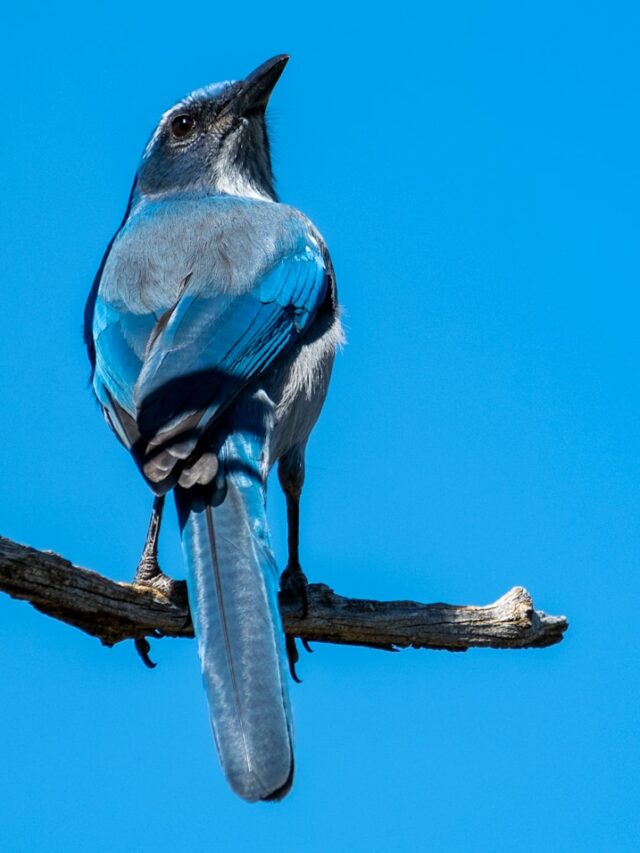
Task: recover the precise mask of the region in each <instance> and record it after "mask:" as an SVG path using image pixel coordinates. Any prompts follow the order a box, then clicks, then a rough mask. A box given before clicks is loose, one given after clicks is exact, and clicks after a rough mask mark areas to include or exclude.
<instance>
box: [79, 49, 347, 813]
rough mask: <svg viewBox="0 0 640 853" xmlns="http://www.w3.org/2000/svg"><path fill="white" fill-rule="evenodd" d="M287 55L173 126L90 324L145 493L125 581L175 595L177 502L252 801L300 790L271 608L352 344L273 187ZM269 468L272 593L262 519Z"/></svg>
mask: <svg viewBox="0 0 640 853" xmlns="http://www.w3.org/2000/svg"><path fill="white" fill-rule="evenodd" d="M288 59H289V56H288V55H286V54H281V55H278V56H275V57H273V58H272V59H269V60H268V61H267V62H265V63H263V64H262V65H260V66H259V67H258V68H256V69H255V70H254V71H253V72H251V73H250V74H249V75H248V76H247V77H245V78H243V79H240V80H237V81H226V82H222V83H214V84H211V85H209V86H206V87H204V88H202V89H197V90H196V91H194V92H192V93H191V94H189V95H188V96H187V97H185V98H184V99H182V100H181V101H179V102H178V103H177V104H175V105H174V106H173V107H171V108H170V109H169V110H167V112H165V113H164V115H163V116H162V117H161V119H160V121H159V123H158V125H157V127H156V128H155V130H154V132H153V133H152V135H151V137H150V139H149V141H148V143H147V145H146V148H145V149H144V152H143V154H142V157H141V160H140V162H139V165H138V168H137V172H136V175H135V179H134V182H133V187H132V189H131V192H130V196H129V201H128V204H127V208H126V212H125V215H124V218H123V220H122V223H121V225H120V227H119V228H118V230H117V231H116V233H115V236H114V237H113V238H112V240H111V242H110V243H109V245H108V247H107V249H106V252H105V254H104V257H103V259H102V263H101V264H100V267H99V269H98V272H97V274H96V276H95V280H94V282H93V285H92V287H91V290H90V293H89V297H88V299H87V303H86V307H85V313H84V337H85V343H86V347H87V352H88V356H89V360H90V363H91V387H92V390H93V393H94V395H95V397H96V398H97V401H98V404H99V407H100V408H101V410H102V413H103V414H104V417H105V419H106V421H107V423H108V425H109V427H110V428H111V430H112V431H113V432H114V433H115V435H116V437H117V438H118V439H119V441H120V442H121V443H122V444H123V445H124V447H125V448H126V449H127V450H128V451H129V453H130V454H131V456H132V458H133V460H134V462H135V464H136V465H137V467H138V469H139V470H140V472H141V474H142V476H143V477H144V479H145V481H146V482H147V484H148V485H149V487H150V489H151V491H152V492H153V495H154V498H153V509H152V513H151V521H150V523H149V530H148V534H147V539H146V542H145V546H144V549H143V551H142V556H141V558H140V562H139V564H138V569H137V571H136V576H135V578H134V583H141V584H146V585H152V586H153V585H161V584H162V582H163V581H164V580H165V579H166V576H165V575H164V574H163V573H162V571H161V570H160V566H159V564H158V557H157V553H158V551H157V549H158V536H159V532H160V523H161V519H162V513H163V510H164V502H165V498H166V496H167V495H168V494H169V493H170V492H172V493H173V496H174V499H175V504H176V509H177V516H178V522H179V528H180V535H181V540H182V550H183V555H184V559H185V563H186V570H187V571H186V574H187V590H188V596H189V604H190V609H191V613H192V618H193V623H194V630H195V635H196V639H197V645H198V654H199V658H200V665H201V670H202V675H203V681H204V686H205V691H206V695H207V699H208V705H209V716H210V721H211V726H212V729H213V736H214V740H215V743H216V746H217V750H218V754H219V758H220V763H221V765H222V769H223V771H224V774H225V776H226V778H227V781H228V783H229V785H230V787H231V789H232V790H233V791H234V792H235V793H236V794H238V795H239V796H240V797H242V798H243V799H245V800H247V801H249V802H256V801H261V800H267V801H275V800H280V799H282V798H283V797H284V796H285V795H286V794H287V793H288V791H289V790H290V788H291V785H292V782H293V774H294V752H293V718H292V712H291V706H290V700H289V691H288V683H287V682H288V679H289V673H288V670H287V662H289V664H290V668H291V670H292V674H293V675H294V677H295V671H294V669H293V665H292V662H293V661H294V660H295V658H296V657H297V653H296V651H295V639H294V638H291V637H286V638H285V635H284V634H283V628H282V622H281V618H280V613H279V605H278V594H279V591H280V594H282V593H284V594H285V595H288V596H289V597H290V598H293V600H295V601H297V602H298V603H299V606H300V607H301V608H302V611H303V615H304V614H306V607H307V603H306V601H307V599H306V584H307V581H306V577H305V575H304V573H303V571H302V568H301V564H300V559H299V503H300V495H301V492H302V487H303V483H304V479H305V451H306V446H307V442H308V439H309V436H310V433H311V430H312V428H313V426H314V424H315V423H316V420H317V418H318V416H319V414H320V410H321V408H322V406H323V403H324V400H325V396H326V394H327V389H328V385H329V380H330V377H331V372H332V367H333V363H334V358H335V355H336V353H337V351H338V350H339V348H340V347H341V345H342V343H343V340H344V334H343V329H342V325H341V320H340V307H339V303H338V297H337V290H336V280H335V273H334V269H333V265H332V262H331V257H330V255H329V252H328V249H327V246H326V244H325V242H324V240H323V238H322V236H321V235H320V233H319V231H318V230H317V229H316V227H315V226H314V225H313V224H312V222H311V221H310V220H309V219H308V218H307V217H306V216H305V215H304V214H303V213H301V212H300V211H299V210H297V209H295V208H294V207H291V206H288V205H286V204H284V203H282V202H280V200H279V198H278V196H277V194H276V190H275V182H274V176H273V169H272V163H271V155H270V143H269V137H268V129H267V123H266V109H267V105H268V102H269V99H270V96H271V94H272V92H273V89H274V87H275V85H276V83H277V81H278V79H279V78H280V76H281V74H282V71H283V70H284V67H285V65H286V64H287V61H288ZM276 463H277V465H278V479H279V482H280V484H281V487H282V489H283V491H284V494H285V497H286V504H287V522H288V562H287V565H286V568H285V570H284V572H283V573H282V575H281V577H279V574H278V569H277V566H276V561H275V558H274V554H273V550H272V547H271V544H270V534H269V527H268V523H267V517H266V486H267V477H268V474H269V472H270V470H271V469H272V468H273V466H274V465H275V464H276ZM291 641H293V646H292V644H291ZM287 658H288V661H287Z"/></svg>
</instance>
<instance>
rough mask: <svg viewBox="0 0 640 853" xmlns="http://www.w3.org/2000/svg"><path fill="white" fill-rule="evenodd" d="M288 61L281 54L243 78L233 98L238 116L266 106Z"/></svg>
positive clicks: (283, 54) (287, 58)
mask: <svg viewBox="0 0 640 853" xmlns="http://www.w3.org/2000/svg"><path fill="white" fill-rule="evenodd" d="M288 61H289V57H288V56H287V54H286V53H281V54H280V55H279V56H274V57H273V59H268V60H267V61H266V62H263V63H262V65H260V66H259V67H258V68H256V70H255V71H252V72H251V74H249V76H248V77H245V79H244V80H243V81H242V82H241V83H240V85H239V88H238V90H237V92H236V94H235V96H234V98H233V105H234V107H235V109H237V110H238V112H239V113H240V115H245V114H246V113H249V112H251V111H252V110H257V109H264V108H265V107H266V106H267V103H268V102H269V98H270V96H271V92H272V91H273V89H274V86H275V85H276V83H277V82H278V80H279V79H280V75H281V74H282V72H283V71H284V67H285V65H286V64H287V62H288Z"/></svg>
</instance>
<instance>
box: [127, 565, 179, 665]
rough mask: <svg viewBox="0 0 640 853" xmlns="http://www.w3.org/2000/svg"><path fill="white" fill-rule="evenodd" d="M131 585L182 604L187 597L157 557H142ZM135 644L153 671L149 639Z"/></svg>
mask: <svg viewBox="0 0 640 853" xmlns="http://www.w3.org/2000/svg"><path fill="white" fill-rule="evenodd" d="M131 583H132V584H133V585H134V586H147V587H151V589H155V590H158V592H161V593H162V594H163V595H165V596H166V597H167V598H169V599H171V600H173V601H180V602H182V600H183V599H184V597H185V596H184V591H183V590H182V589H181V588H180V586H179V584H180V581H174V580H173V578H170V577H169V575H165V573H164V572H163V571H162V569H161V568H160V565H159V563H158V559H157V557H155V556H154V555H151V556H150V555H148V554H143V555H142V557H141V558H140V562H139V563H138V567H137V568H136V573H135V576H134V578H133V580H132V581H131ZM182 586H184V581H182ZM155 636H157V637H161V636H162V634H160V633H159V632H158V633H157V634H156V635H155ZM133 642H134V645H135V647H136V651H137V653H138V654H139V655H140V658H141V660H142V662H143V664H144V665H145V666H147V667H149V669H153V668H154V667H155V666H156V664H155V663H154V662H153V661H152V660H151V658H150V657H149V652H150V651H151V645H150V643H149V641H148V640H147V638H146V637H137V638H136V639H135V640H134V641H133Z"/></svg>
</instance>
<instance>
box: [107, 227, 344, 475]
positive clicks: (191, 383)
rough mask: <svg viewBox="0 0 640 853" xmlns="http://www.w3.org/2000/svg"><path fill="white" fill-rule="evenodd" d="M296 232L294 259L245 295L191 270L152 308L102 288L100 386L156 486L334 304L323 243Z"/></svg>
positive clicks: (113, 419) (283, 259)
mask: <svg viewBox="0 0 640 853" xmlns="http://www.w3.org/2000/svg"><path fill="white" fill-rule="evenodd" d="M297 231H298V233H297V236H296V239H295V241H293V243H291V241H290V244H289V245H288V246H287V251H286V253H284V254H280V256H278V255H277V254H276V256H275V257H274V258H273V260H272V262H271V263H270V264H268V265H267V267H266V269H265V270H264V271H263V273H262V274H261V275H260V277H259V279H258V280H257V281H255V283H253V286H251V287H250V289H248V290H246V291H245V292H242V293H233V292H229V291H228V290H225V289H224V288H221V286H220V283H219V282H218V281H216V280H213V279H211V280H209V279H208V278H207V276H206V275H203V274H202V273H201V272H200V273H198V274H193V273H192V272H191V271H190V270H186V269H185V270H184V271H183V273H184V274H183V275H182V277H181V280H180V283H179V286H178V287H177V291H178V292H177V295H176V294H175V291H174V296H175V297H176V298H175V299H174V301H173V302H169V304H167V302H168V300H167V299H165V301H164V302H162V301H159V302H158V300H156V301H155V302H152V305H151V307H153V309H154V310H153V311H149V310H146V311H144V310H143V308H142V304H143V303H142V300H141V299H140V298H139V295H138V294H135V295H133V296H132V295H131V293H130V292H127V291H126V289H123V290H122V293H123V294H125V295H124V296H122V295H121V294H117V295H116V296H114V294H113V293H108V294H107V295H106V296H105V295H103V294H101V292H100V289H99V291H98V296H97V299H96V306H95V312H94V321H93V333H94V339H95V344H96V369H95V375H94V388H95V391H96V395H97V397H98V399H99V401H100V403H101V404H102V406H103V409H104V410H105V413H106V414H107V417H108V419H109V421H110V423H111V425H112V426H113V427H114V429H115V431H116V432H117V434H118V435H119V437H120V438H121V440H122V441H123V442H124V443H125V444H126V445H127V446H128V447H129V449H130V450H132V452H133V453H134V456H135V457H136V458H137V461H138V463H139V464H140V465H141V467H142V468H143V471H144V473H145V474H146V475H147V476H148V477H149V478H150V479H152V480H155V481H156V482H158V481H160V480H162V479H164V478H166V477H167V475H168V473H169V472H170V470H171V469H172V468H173V466H174V465H175V464H176V461H177V460H178V459H184V458H186V457H187V456H189V454H190V453H191V452H192V451H193V450H194V448H195V447H196V445H197V443H198V441H199V439H200V438H201V437H202V435H203V434H204V433H205V432H207V431H208V430H210V428H211V426H212V425H213V424H214V422H215V421H216V418H217V417H218V415H219V414H220V413H221V412H222V411H224V410H225V409H227V408H228V406H229V405H230V404H231V403H232V402H233V401H234V400H235V399H236V398H237V396H238V395H239V394H240V393H241V391H242V390H243V389H244V388H245V387H246V386H247V385H248V384H250V383H251V382H252V381H253V380H254V379H256V378H257V377H259V376H261V375H262V374H264V373H265V372H266V371H267V370H268V369H269V368H270V367H271V366H272V365H273V364H274V362H276V360H277V359H278V358H279V357H280V356H282V355H283V354H284V353H285V352H286V351H287V350H288V349H289V348H290V347H291V346H292V345H293V344H294V343H295V342H296V341H298V340H300V338H301V336H302V335H304V334H305V332H306V331H307V330H308V329H309V327H310V326H311V325H312V323H313V320H314V318H315V316H316V312H317V310H318V308H319V306H320V305H321V304H322V303H323V301H324V300H325V298H326V297H327V291H328V287H329V281H328V274H327V270H326V267H325V261H324V257H323V253H322V250H321V248H320V246H319V245H318V243H317V241H316V240H315V239H314V238H313V236H312V235H311V234H310V233H309V232H308V231H306V229H301V228H298V229H297ZM212 266H215V264H212ZM198 268H199V270H202V269H203V265H202V264H201V263H199V264H198ZM204 268H206V263H205V265H204ZM159 289H160V290H162V288H159ZM165 290H166V288H165ZM150 459H151V460H155V462H156V463H157V465H155V464H152V465H149V464H148V463H149V460H150Z"/></svg>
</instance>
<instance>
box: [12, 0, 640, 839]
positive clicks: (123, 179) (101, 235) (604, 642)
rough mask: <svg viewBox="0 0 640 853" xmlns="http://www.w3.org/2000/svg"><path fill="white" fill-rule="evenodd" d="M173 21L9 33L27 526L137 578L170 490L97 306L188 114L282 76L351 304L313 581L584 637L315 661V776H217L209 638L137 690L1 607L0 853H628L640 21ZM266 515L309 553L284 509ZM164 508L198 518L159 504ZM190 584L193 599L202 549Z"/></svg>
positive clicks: (18, 520)
mask: <svg viewBox="0 0 640 853" xmlns="http://www.w3.org/2000/svg"><path fill="white" fill-rule="evenodd" d="M228 6H229V8H233V10H234V11H224V9H223V5H222V4H219V3H215V4H214V3H202V2H191V3H182V4H168V3H163V2H153V3H151V2H145V3H131V2H128V3H122V2H119V0H116V2H111V3H109V4H108V5H107V4H105V6H104V9H100V8H98V7H96V8H91V7H90V6H89V7H88V6H86V5H85V4H82V5H80V4H79V5H77V6H69V5H67V4H64V3H63V4H53V5H51V4H48V5H47V4H32V3H30V2H28V0H27V2H21V3H19V4H14V5H13V7H12V8H11V9H10V10H8V11H7V10H5V12H4V18H3V26H2V33H1V35H0V39H1V41H2V44H1V47H2V50H1V51H0V63H1V64H2V79H3V82H4V96H3V103H4V107H3V120H2V134H1V141H0V148H1V150H2V157H1V159H0V169H1V172H2V174H1V185H2V194H1V204H2V210H1V211H0V255H1V264H2V320H3V334H2V336H1V337H0V394H1V398H2V418H1V419H0V469H1V470H2V490H1V496H0V532H1V533H2V534H4V535H7V536H10V537H12V538H14V539H18V540H21V541H23V542H27V543H29V544H31V545H34V546H37V547H40V548H50V549H53V550H56V551H58V552H60V553H63V554H64V555H65V556H67V557H69V558H71V559H73V560H74V561H75V562H77V563H80V564H81V565H85V566H88V567H90V568H93V569H96V570H99V571H102V572H104V573H107V574H110V575H112V576H114V577H116V578H121V579H127V578H129V577H130V576H131V574H132V572H133V570H134V567H135V564H136V561H137V557H138V551H139V548H140V546H141V544H142V540H143V538H144V533H145V526H146V522H147V515H148V511H149V505H150V498H149V495H148V494H147V491H146V487H145V486H144V484H143V482H142V481H141V478H140V476H139V475H138V473H137V471H136V470H135V469H134V466H133V464H132V463H131V462H130V460H129V459H128V457H127V455H126V453H125V452H124V451H123V450H122V449H121V448H120V447H119V446H118V444H117V442H116V441H115V439H114V438H113V436H112V435H111V434H110V433H109V431H108V430H107V428H106V426H105V425H104V423H103V421H102V418H101V416H100V414H99V412H98V410H97V408H96V406H95V404H94V403H93V402H92V400H91V397H90V395H89V393H88V390H87V387H86V383H87V374H88V370H87V364H86V360H85V354H84V351H83V347H82V343H81V334H80V328H81V317H82V309H83V304H84V300H85V296H86V293H87V291H88V289H89V286H90V284H91V280H92V277H93V274H94V272H95V269H96V268H97V266H98V263H99V261H100V258H101V255H102V252H103V249H104V247H105V245H106V243H107V241H108V240H109V238H110V237H111V235H112V233H113V231H114V229H115V228H116V226H117V225H118V223H119V221H120V217H121V215H122V212H123V209H124V206H125V203H126V200H127V194H128V192H129V188H130V184H131V181H132V177H133V174H134V171H135V168H136V163H137V160H138V157H139V154H140V152H141V150H142V148H143V146H144V143H145V141H146V138H147V136H148V134H149V133H150V131H151V130H152V129H153V127H154V124H155V122H156V120H157V118H158V116H159V115H160V113H161V112H162V111H163V110H164V109H165V108H167V107H168V106H170V105H171V104H172V103H173V102H174V101H175V100H176V99H178V98H179V97H180V96H182V95H183V94H184V93H185V92H187V91H189V90H191V89H193V88H195V87H198V86H201V85H203V84H206V83H209V82H211V81H214V80H219V79H228V78H233V77H239V76H242V75H244V74H245V73H247V72H248V71H250V70H251V69H252V68H253V67H255V66H256V65H257V64H259V63H260V62H262V61H263V60H264V59H266V58H268V57H270V56H272V55H273V54H275V53H280V52H283V51H286V52H289V53H291V55H292V61H291V63H290V64H289V66H288V68H287V69H286V72H285V74H284V76H283V78H282V80H281V82H280V84H279V85H278V87H277V90H276V94H275V95H274V100H273V109H272V112H271V126H272V129H273V143H274V151H275V164H276V169H277V175H278V179H279V188H280V192H281V195H282V197H283V198H284V199H285V200H286V201H288V202H290V203H293V204H295V205H297V206H298V207H300V208H302V209H303V210H304V211H306V212H307V213H308V214H309V215H310V216H311V217H312V218H313V220H314V221H315V222H316V223H317V225H318V227H319V228H320V229H321V231H322V232H323V233H324V235H325V236H326V238H327V241H328V243H329V245H330V247H331V250H332V253H333V257H334V260H335V264H336V268H337V272H338V282H339V288H340V294H341V297H342V300H343V302H344V305H345V306H346V312H347V313H346V323H347V327H348V335H349V346H348V347H347V348H346V350H345V351H344V353H343V355H342V356H341V357H340V359H339V362H338V364H337V367H336V370H335V376H334V382H333V386H332V389H331V393H330V396H329V400H328V403H327V405H326V407H325V411H324V414H323V417H322V419H321V421H320V424H319V426H318V428H317V430H316V433H315V435H314V438H313V440H312V444H311V447H310V455H309V467H308V486H307V489H306V491H305V494H304V508H303V519H304V520H303V528H302V530H303V533H302V545H303V551H302V553H303V565H304V568H305V569H306V571H307V574H308V575H309V577H310V578H311V579H312V580H318V581H320V580H321V581H324V582H326V583H328V584H330V585H332V586H333V587H334V588H336V589H337V591H339V592H341V593H343V594H346V595H354V596H358V595H361V596H377V597H386V598H402V597H407V598H415V599H418V600H424V601H439V600H440V601H441V600H444V601H451V602H462V603H464V602H469V603H486V602H489V601H491V600H493V599H495V598H497V597H498V596H499V595H501V594H502V593H503V592H505V591H506V590H507V589H508V588H509V587H511V586H513V585H515V584H523V585H525V586H526V587H527V588H529V589H530V590H531V592H532V593H533V595H534V598H535V601H536V604H537V606H538V607H540V608H543V609H545V610H547V611H548V612H551V613H566V614H567V615H568V617H569V618H570V620H571V629H570V631H569V633H568V635H567V638H566V641H565V642H564V643H562V644H561V645H560V646H558V647H555V648H552V649H548V650H541V651H528V652H492V651H472V652H469V653H467V654H464V655H450V654H447V653H444V652H443V653H439V652H438V653H436V652H404V653H402V654H399V655H396V656H392V655H386V654H383V653H380V652H374V651H366V650H360V649H348V648H338V647H324V646H322V647H318V648H317V650H316V654H315V655H313V656H312V657H309V656H307V657H305V658H304V660H303V662H302V665H301V674H302V676H303V678H304V684H303V685H301V686H295V685H294V686H293V687H292V693H293V702H294V706H295V715H296V724H297V763H298V773H297V780H296V785H295V788H294V790H293V793H292V794H291V796H290V797H289V798H288V799H287V800H286V801H285V802H284V803H282V804H280V805H258V806H253V807H251V806H248V805H246V804H244V803H243V802H241V801H239V800H237V799H235V798H234V797H233V796H232V795H231V794H230V792H229V791H228V789H227V787H226V785H225V783H224V781H223V778H222V775H221V773H220V771H219V769H218V766H217V760H216V756H215V752H214V748H213V744H212V742H211V737H210V733H209V730H208V722H207V715H206V711H205V699H204V695H203V692H202V690H201V687H200V678H199V673H198V665H197V661H196V653H195V646H194V644H193V643H192V642H189V641H177V640H176V641H172V640H164V641H160V642H156V643H154V649H153V654H154V657H155V658H156V659H157V660H158V662H159V666H158V668H157V669H156V670H155V671H154V672H149V671H147V670H146V669H145V668H144V667H143V666H142V665H141V664H140V662H139V660H138V659H137V657H136V655H135V653H134V651H133V648H132V646H131V644H126V645H121V646H119V647H117V648H115V649H113V650H108V649H104V648H102V647H101V646H100V645H99V644H98V643H97V641H95V640H92V639H90V638H88V637H87V636H85V635H83V634H81V633H79V632H78V631H75V630H73V629H71V628H69V627H66V626H64V625H61V624H59V623H56V622H54V621H53V620H51V619H47V618H45V617H44V616H41V615H39V614H38V613H36V612H35V611H33V610H32V609H31V608H30V607H28V606H27V605H25V604H20V603H17V602H13V601H11V600H9V599H8V598H6V597H4V596H0V848H1V849H2V850H3V853H5V851H6V853H13V851H43V850H46V851H64V853H75V851H95V853H102V851H110V853H113V851H132V850H135V851H147V850H148V851H158V852H159V853H163V851H177V850H178V851H181V850H185V851H190V853H191V852H192V853H196V851H209V850H224V851H245V850H259V851H277V853H288V851H298V850H304V851H308V853H315V851H318V853H320V852H321V851H322V853H324V852H325V851H328V850H339V851H342V850H345V851H365V850H366V851H380V852H381V853H383V852H384V853H386V851H392V850H393V851H396V850H397V851H416V850H433V851H501V850H505V851H506V850H509V851H511V850H517V851H538V850H560V849H565V850H580V851H591V850H593V851H626V850H637V849H639V847H640V840H639V835H640V834H639V826H638V823H639V808H638V805H639V804H638V799H639V797H638V763H639V761H638V759H639V758H640V756H639V754H638V753H639V749H638V725H639V723H640V712H639V701H638V700H639V698H640V697H639V690H638V681H639V679H638V644H637V635H638V631H637V620H638V608H639V602H640V582H639V575H640V565H639V562H640V560H639V558H640V547H639V546H640V541H639V539H640V537H639V533H638V516H639V509H640V501H639V488H638V484H639V474H640V471H639V459H640V455H639V446H638V445H639V442H638V421H639V418H638V414H639V411H638V399H639V394H638V390H639V389H638V355H639V353H638V349H639V344H638V298H637V295H638V284H639V276H638V272H639V270H638V268H639V263H638V234H639V225H640V223H639V215H638V211H639V198H640V180H639V178H640V168H639V164H638V158H639V152H640V139H639V136H640V134H639V118H638V116H639V115H640V103H639V100H640V96H639V91H640V87H639V85H638V84H639V75H638V70H639V68H638V64H639V63H638V50H637V33H638V24H639V23H640V21H639V19H638V14H637V11H636V7H635V4H631V3H628V4H620V3H606V4H605V3H593V2H581V3H577V2H576V3H572V2H566V3H560V4H559V3H548V2H537V3H530V4H529V3H527V4H521V3H517V4H516V3H512V2H503V3H498V2H495V3H484V2H467V3H461V2H452V3H446V4H445V3H427V4H418V3H415V4H412V5H406V4H402V3H401V4H391V5H388V6H384V7H383V6H379V7H375V6H372V5H371V4H362V5H361V6H359V7H358V6H356V5H355V4H350V3H346V2H340V3H336V2H327V3H323V4H321V5H320V6H316V5H303V4H301V3H298V2H288V3H279V4H275V3H264V2H261V3H252V2H248V3H243V4H241V5H240V6H238V4H228ZM270 511H271V515H272V518H273V528H274V537H275V540H276V544H277V548H278V554H279V557H280V559H282V555H283V551H284V547H283V546H284V516H283V506H282V500H281V498H280V496H279V494H278V493H277V489H275V488H273V490H272V492H271V507H270ZM169 515H172V513H169ZM163 559H164V564H165V567H166V569H167V570H168V571H170V572H173V573H174V574H179V573H181V572H182V568H181V555H180V548H179V542H178V537H177V532H176V527H175V523H174V522H173V521H172V523H171V524H170V525H168V526H167V530H166V536H165V539H164V542H163Z"/></svg>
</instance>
